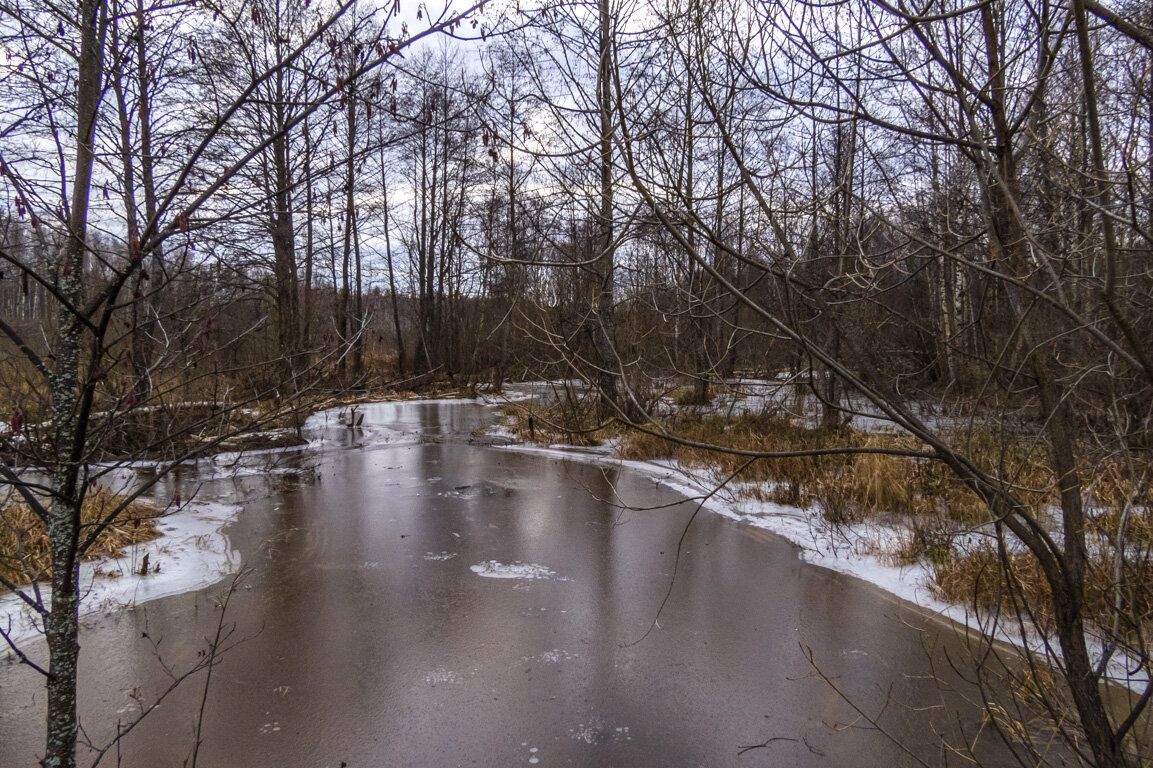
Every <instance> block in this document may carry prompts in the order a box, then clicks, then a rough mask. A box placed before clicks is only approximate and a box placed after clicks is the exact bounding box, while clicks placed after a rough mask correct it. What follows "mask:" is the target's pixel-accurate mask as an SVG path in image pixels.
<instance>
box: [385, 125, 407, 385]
mask: <svg viewBox="0 0 1153 768" xmlns="http://www.w3.org/2000/svg"><path fill="white" fill-rule="evenodd" d="M380 189H381V195H382V196H383V197H384V256H385V259H386V261H387V262H388V294H389V297H390V298H391V299H392V328H393V331H394V332H395V333H396V369H397V373H398V374H400V375H402V376H403V375H404V358H405V351H404V334H402V333H401V332H400V307H399V306H398V305H397V297H396V276H395V275H396V273H395V272H394V270H393V268H392V235H391V233H390V232H389V223H388V219H389V216H388V170H387V167H386V166H385V164H384V143H383V142H381V146H380Z"/></svg>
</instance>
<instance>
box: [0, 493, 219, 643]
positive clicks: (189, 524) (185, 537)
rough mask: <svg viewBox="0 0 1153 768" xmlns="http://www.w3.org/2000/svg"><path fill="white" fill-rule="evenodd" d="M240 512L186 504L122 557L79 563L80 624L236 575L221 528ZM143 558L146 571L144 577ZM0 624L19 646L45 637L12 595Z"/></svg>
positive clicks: (3, 600) (4, 598)
mask: <svg viewBox="0 0 1153 768" xmlns="http://www.w3.org/2000/svg"><path fill="white" fill-rule="evenodd" d="M239 512H240V507H239V506H236V505H231V504H216V503H210V502H204V501H199V500H198V501H193V502H189V503H187V504H185V505H184V506H183V507H182V508H181V509H180V510H179V511H177V512H174V513H172V514H170V515H167V516H165V517H162V518H160V519H159V520H157V529H158V530H159V531H160V532H161V533H162V534H164V535H163V536H161V537H160V538H158V539H153V540H152V541H148V542H145V543H143V544H137V545H136V546H135V547H132V548H131V549H130V550H129V551H128V553H127V554H126V555H125V556H124V557H119V558H101V559H98V560H92V561H90V562H86V563H81V565H80V583H81V584H82V585H83V597H82V599H81V603H80V617H81V624H83V623H84V620H85V619H87V618H91V617H92V616H95V615H98V614H106V613H108V612H110V611H112V610H116V609H122V608H128V607H132V606H136V605H139V604H141V603H146V602H148V601H150V600H158V599H160V598H162V597H170V596H172V595H177V594H180V593H182V592H191V591H194V590H198V589H203V588H205V587H209V586H211V585H213V584H215V583H216V582H218V581H220V580H221V579H223V578H224V577H225V576H227V575H228V574H230V573H233V572H234V571H236V569H237V568H238V567H239V565H240V554H239V553H238V552H237V551H236V550H234V549H232V545H231V543H230V542H229V541H228V537H227V536H225V535H224V533H223V530H224V527H225V526H226V525H228V524H229V523H231V522H233V521H234V520H236V517H237V515H238V514H239ZM145 557H147V558H148V573H147V574H146V575H143V576H142V575H140V567H141V565H142V564H143V562H144V558H145ZM26 589H29V590H30V589H31V588H30V587H29V588H26ZM40 592H41V594H42V596H43V600H44V604H45V605H47V604H48V602H49V601H50V600H51V594H52V591H51V589H50V588H49V587H48V586H46V585H43V584H42V585H41V586H40ZM0 626H2V627H4V628H5V630H6V631H7V632H8V633H9V634H10V636H11V639H12V641H13V642H14V643H16V645H17V646H20V647H23V646H25V645H26V644H27V643H28V642H30V641H32V640H35V639H37V638H39V637H42V634H43V627H42V622H41V621H40V620H39V617H38V616H37V615H36V614H35V612H34V611H33V610H32V609H31V608H30V607H29V606H28V605H26V604H25V603H24V601H22V600H21V599H20V597H19V596H18V595H16V594H14V593H7V594H3V595H0ZM3 650H4V646H3V644H0V653H2V652H3Z"/></svg>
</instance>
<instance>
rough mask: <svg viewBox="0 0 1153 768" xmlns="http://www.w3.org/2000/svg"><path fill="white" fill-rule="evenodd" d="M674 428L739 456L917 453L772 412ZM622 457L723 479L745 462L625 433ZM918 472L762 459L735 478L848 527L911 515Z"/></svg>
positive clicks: (881, 463)
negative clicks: (667, 462)
mask: <svg viewBox="0 0 1153 768" xmlns="http://www.w3.org/2000/svg"><path fill="white" fill-rule="evenodd" d="M673 429H674V431H675V433H676V434H677V435H678V436H679V437H682V438H685V439H687V440H690V441H693V442H699V443H709V444H712V445H719V446H723V447H726V448H734V449H738V450H759V451H763V450H772V451H805V450H814V449H820V448H837V447H848V446H864V447H868V448H904V449H907V448H915V447H916V445H915V443H914V442H913V441H909V440H905V439H901V438H897V437H893V436H888V435H869V434H864V433H860V432H853V431H849V430H829V429H820V428H818V429H809V428H806V427H803V426H798V425H797V424H796V423H794V422H793V420H792V419H790V418H787V417H785V416H781V415H777V414H771V413H765V414H756V415H741V416H711V417H687V418H682V419H680V420H679V421H677V422H676V424H675V425H673ZM620 455H621V457H622V458H625V459H642V460H643V459H656V458H660V459H674V460H676V461H678V462H680V463H682V464H684V465H686V466H692V467H703V468H710V467H712V468H716V469H717V470H718V471H719V472H721V473H723V474H729V473H731V472H735V471H736V470H737V469H738V468H739V467H740V466H741V464H743V463H744V462H745V461H746V458H745V457H742V456H734V455H729V454H722V453H717V452H715V451H710V450H707V449H704V448H696V447H692V446H685V445H679V444H677V443H674V442H671V441H668V440H664V439H662V438H660V437H657V436H655V435H649V434H645V433H641V432H630V433H628V434H627V435H625V437H624V440H623V441H622V443H621V446H620ZM916 472H917V465H916V463H915V462H913V461H912V460H910V459H907V458H905V457H902V456H887V455H883V454H858V455H855V456H822V457H812V456H801V457H793V458H783V459H761V460H759V461H757V462H756V463H754V464H753V465H752V466H750V467H748V468H747V469H745V470H744V471H743V472H742V473H741V474H740V477H739V479H741V480H743V481H745V482H749V483H769V484H771V488H769V489H768V490H766V491H765V492H764V494H763V495H761V498H765V499H768V500H772V501H777V502H780V503H786V504H792V505H795V506H808V505H809V504H812V503H819V504H820V505H821V507H822V509H823V511H824V513H825V515H826V516H827V517H828V518H829V519H830V520H833V521H834V522H846V521H849V520H855V519H860V518H862V517H866V516H868V515H870V514H873V513H876V512H893V511H895V512H909V511H910V510H912V509H913V508H914V507H915V506H916V505H917V503H918V502H917V493H916V487H915V485H914V484H911V483H910V476H911V475H914V474H915V473H916ZM754 487H755V486H754Z"/></svg>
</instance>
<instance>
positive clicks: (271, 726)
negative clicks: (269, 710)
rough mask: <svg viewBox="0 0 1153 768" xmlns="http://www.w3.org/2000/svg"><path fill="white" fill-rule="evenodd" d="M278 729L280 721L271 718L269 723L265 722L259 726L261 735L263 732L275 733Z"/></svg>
mask: <svg viewBox="0 0 1153 768" xmlns="http://www.w3.org/2000/svg"><path fill="white" fill-rule="evenodd" d="M279 730H280V723H278V722H276V721H275V720H273V721H272V722H271V723H265V724H264V725H262V726H260V733H261V734H262V735H263V734H269V733H276V732H278V731H279Z"/></svg>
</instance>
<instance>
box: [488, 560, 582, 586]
mask: <svg viewBox="0 0 1153 768" xmlns="http://www.w3.org/2000/svg"><path fill="white" fill-rule="evenodd" d="M470 570H471V571H472V572H473V573H475V574H476V575H477V576H487V577H488V578H490V579H553V580H555V581H568V579H566V578H564V577H563V576H557V574H556V571H552V570H549V569H548V568H545V567H544V566H543V565H537V564H535V563H522V562H519V561H518V562H515V563H508V564H505V563H501V562H497V561H496V560H487V561H485V562H483V563H477V564H476V565H474V566H472V567H471V568H470Z"/></svg>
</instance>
